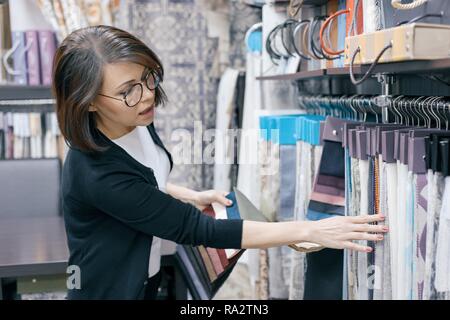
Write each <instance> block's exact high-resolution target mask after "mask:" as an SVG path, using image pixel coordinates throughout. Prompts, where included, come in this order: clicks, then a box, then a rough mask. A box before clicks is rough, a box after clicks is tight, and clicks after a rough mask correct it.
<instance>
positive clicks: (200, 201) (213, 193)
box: [194, 190, 233, 210]
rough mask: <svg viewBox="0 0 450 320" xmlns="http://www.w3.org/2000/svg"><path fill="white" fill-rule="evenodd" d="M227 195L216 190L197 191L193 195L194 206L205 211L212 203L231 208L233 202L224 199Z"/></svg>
mask: <svg viewBox="0 0 450 320" xmlns="http://www.w3.org/2000/svg"><path fill="white" fill-rule="evenodd" d="M227 194H228V192H224V191H218V190H206V191H199V192H197V193H196V195H195V199H194V204H195V206H196V207H197V208H199V209H200V210H203V209H205V208H206V207H207V206H209V205H211V203H213V202H219V203H220V204H222V205H224V206H231V205H232V204H233V202H232V201H231V200H229V199H227V198H226V197H225V196H226V195H227Z"/></svg>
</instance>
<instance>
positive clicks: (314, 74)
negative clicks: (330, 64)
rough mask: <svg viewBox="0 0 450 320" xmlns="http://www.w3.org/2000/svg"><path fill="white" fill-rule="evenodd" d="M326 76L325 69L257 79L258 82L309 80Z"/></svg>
mask: <svg viewBox="0 0 450 320" xmlns="http://www.w3.org/2000/svg"><path fill="white" fill-rule="evenodd" d="M324 75H325V70H324V69H319V70H312V71H301V72H296V73H291V74H278V75H273V76H264V77H256V80H308V79H312V78H318V77H323V76H324Z"/></svg>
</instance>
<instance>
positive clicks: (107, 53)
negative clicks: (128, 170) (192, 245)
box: [52, 25, 167, 152]
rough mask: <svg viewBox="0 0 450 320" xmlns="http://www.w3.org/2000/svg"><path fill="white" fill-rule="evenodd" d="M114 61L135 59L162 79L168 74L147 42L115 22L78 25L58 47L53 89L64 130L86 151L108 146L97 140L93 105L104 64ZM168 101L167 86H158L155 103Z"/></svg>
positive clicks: (73, 143)
mask: <svg viewBox="0 0 450 320" xmlns="http://www.w3.org/2000/svg"><path fill="white" fill-rule="evenodd" d="M114 62H133V63H136V64H140V65H142V66H144V67H148V68H150V69H152V70H154V71H155V72H157V74H158V76H159V77H160V79H161V80H162V79H163V76H164V69H163V66H162V63H161V61H160V60H159V58H158V56H157V55H156V54H155V53H154V52H153V51H152V50H151V49H150V48H149V47H148V46H147V45H145V44H144V43H143V42H142V41H141V40H139V39H137V38H136V37H135V36H133V35H131V34H130V33H128V32H126V31H123V30H120V29H118V28H115V27H111V26H103V25H100V26H93V27H87V28H82V29H78V30H76V31H74V32H72V33H71V34H70V35H68V36H67V37H66V38H65V39H64V40H63V41H62V43H61V45H60V46H59V47H58V49H57V50H56V53H55V57H54V60H53V85H52V91H53V95H54V96H55V98H56V114H57V118H58V123H59V127H60V131H61V134H62V135H63V136H64V138H65V140H66V143H67V144H68V145H69V146H70V147H75V148H77V149H80V150H81V151H85V152H97V151H103V150H105V146H103V145H101V144H99V143H98V142H97V141H96V140H95V135H94V130H97V129H96V124H95V117H94V116H93V115H92V112H89V105H90V103H91V102H92V101H93V100H94V99H95V97H96V96H97V94H98V93H99V90H100V88H101V86H102V81H103V66H104V65H105V64H109V63H114ZM166 101H167V97H166V94H165V93H164V90H163V89H162V88H161V86H158V88H156V92H155V105H156V106H158V105H161V104H164V103H165V102H166Z"/></svg>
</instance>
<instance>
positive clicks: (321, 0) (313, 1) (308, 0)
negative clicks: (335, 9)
mask: <svg viewBox="0 0 450 320" xmlns="http://www.w3.org/2000/svg"><path fill="white" fill-rule="evenodd" d="M327 2H328V0H304V1H303V5H308V6H322V5H324V4H327Z"/></svg>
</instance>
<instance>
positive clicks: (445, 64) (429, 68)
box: [256, 59, 450, 81]
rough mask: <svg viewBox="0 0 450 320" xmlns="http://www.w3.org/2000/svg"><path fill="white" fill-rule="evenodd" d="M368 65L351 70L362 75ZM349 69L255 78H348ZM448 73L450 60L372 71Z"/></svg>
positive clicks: (386, 65)
mask: <svg viewBox="0 0 450 320" xmlns="http://www.w3.org/2000/svg"><path fill="white" fill-rule="evenodd" d="M368 69H369V65H356V66H354V68H353V72H354V74H355V75H360V74H364V73H366V72H367V70H368ZM349 71H350V68H349V67H348V66H346V67H340V68H329V69H320V70H313V71H301V72H296V73H292V74H282V75H273V76H263V77H257V78H256V79H257V80H291V81H292V80H308V79H314V78H320V77H324V76H327V77H339V76H348V75H349ZM442 71H450V59H442V60H414V61H402V62H389V63H380V64H378V65H377V66H375V68H374V69H373V71H372V73H373V74H376V73H389V74H410V73H424V74H425V73H436V72H442Z"/></svg>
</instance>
